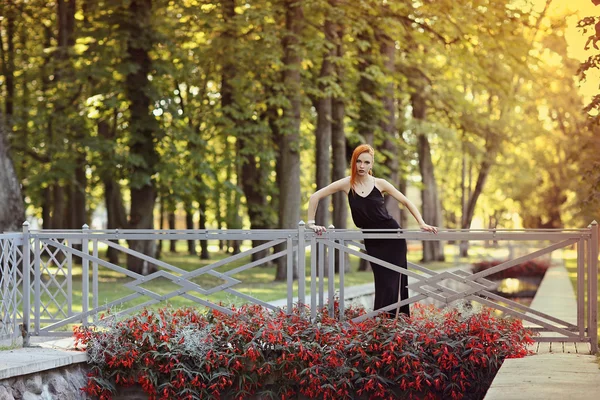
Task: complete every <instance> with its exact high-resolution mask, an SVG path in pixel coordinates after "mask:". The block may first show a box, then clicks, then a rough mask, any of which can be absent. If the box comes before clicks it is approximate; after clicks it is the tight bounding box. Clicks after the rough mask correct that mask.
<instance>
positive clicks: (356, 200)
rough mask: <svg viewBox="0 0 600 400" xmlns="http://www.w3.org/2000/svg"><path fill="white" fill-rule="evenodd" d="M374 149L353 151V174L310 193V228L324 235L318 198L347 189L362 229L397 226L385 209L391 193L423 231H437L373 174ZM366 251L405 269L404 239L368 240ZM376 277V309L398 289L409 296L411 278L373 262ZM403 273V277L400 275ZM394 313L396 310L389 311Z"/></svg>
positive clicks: (407, 311)
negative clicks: (318, 219)
mask: <svg viewBox="0 0 600 400" xmlns="http://www.w3.org/2000/svg"><path fill="white" fill-rule="evenodd" d="M374 156H375V151H374V150H373V148H372V147H371V146H369V145H368V144H362V145H360V146H358V147H357V148H356V149H355V150H354V152H353V153H352V161H351V163H352V165H351V174H350V176H347V177H345V178H343V179H340V180H338V181H335V182H333V183H331V184H330V185H328V186H326V187H324V188H322V189H320V190H318V191H317V192H315V193H314V194H312V195H311V196H310V200H309V202H308V224H307V227H308V228H310V229H312V230H314V231H315V232H316V233H317V234H319V235H320V234H321V233H322V232H324V231H325V230H326V229H325V227H324V226H320V225H315V214H316V212H317V206H318V205H319V201H320V200H321V199H322V198H324V197H326V196H329V195H331V194H333V193H336V192H339V191H344V192H345V193H346V194H347V195H348V203H349V204H350V211H351V212H352V220H353V221H354V224H355V225H356V226H357V227H358V228H361V229H398V228H400V225H399V224H398V222H396V220H394V219H393V218H392V217H391V216H390V215H389V213H388V212H387V209H386V208H385V204H384V198H383V194H384V193H385V194H387V195H389V196H392V197H393V198H395V199H396V200H398V202H400V203H402V204H403V205H404V206H405V207H406V208H408V211H410V213H411V214H412V216H413V217H414V218H415V219H416V220H417V222H418V223H419V226H420V227H421V229H422V230H424V231H427V232H433V233H437V228H436V227H435V226H431V225H427V224H426V223H425V221H423V217H421V213H419V210H417V207H415V205H414V204H413V203H412V202H411V201H410V200H408V199H407V198H406V196H404V195H403V194H402V193H400V191H399V190H398V189H396V188H395V187H394V186H393V185H392V184H390V183H389V182H387V181H386V180H385V179H381V178H375V177H373V176H372V175H373V172H372V169H373V159H374ZM365 247H366V249H367V254H369V255H370V256H373V257H375V258H378V259H381V260H384V261H387V262H389V263H392V264H394V265H398V266H400V267H402V268H406V267H407V263H406V240H405V239H365ZM371 267H372V269H373V276H374V278H375V303H374V309H375V310H378V309H380V308H382V307H385V306H388V305H390V304H393V303H395V302H397V301H398V291H399V290H400V287H401V290H402V293H401V294H402V297H401V298H402V300H404V299H406V298H408V288H407V287H406V286H407V285H408V278H407V276H406V275H404V274H400V273H398V272H396V271H393V270H391V269H389V268H386V267H383V266H381V265H378V264H375V263H371ZM400 275H402V276H400ZM400 312H402V313H404V314H406V315H410V309H409V306H408V305H405V306H402V307H401V308H400ZM389 314H390V315H394V313H393V312H389Z"/></svg>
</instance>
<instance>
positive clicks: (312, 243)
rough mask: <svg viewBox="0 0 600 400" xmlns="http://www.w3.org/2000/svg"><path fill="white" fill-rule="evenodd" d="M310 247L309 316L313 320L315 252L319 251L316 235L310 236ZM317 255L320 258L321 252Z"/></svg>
mask: <svg viewBox="0 0 600 400" xmlns="http://www.w3.org/2000/svg"><path fill="white" fill-rule="evenodd" d="M310 249H311V250H310V318H311V320H313V321H314V320H315V319H316V318H317V254H318V253H319V249H317V238H316V236H313V237H311V238H310ZM320 250H322V249H320ZM318 255H319V257H321V258H322V255H321V254H318Z"/></svg>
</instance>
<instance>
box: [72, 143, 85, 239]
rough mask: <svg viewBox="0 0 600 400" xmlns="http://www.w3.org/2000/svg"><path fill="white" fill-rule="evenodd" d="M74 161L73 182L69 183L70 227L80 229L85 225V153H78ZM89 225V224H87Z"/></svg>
mask: <svg viewBox="0 0 600 400" xmlns="http://www.w3.org/2000/svg"><path fill="white" fill-rule="evenodd" d="M76 154H77V156H76V157H77V158H76V160H75V171H74V177H73V182H72V183H71V193H70V198H71V206H72V207H71V208H70V212H71V221H72V222H71V227H72V228H73V229H81V227H82V226H83V225H84V224H86V223H87V202H86V195H85V190H86V188H87V177H86V174H85V168H86V159H85V153H82V152H81V151H78V152H77V153H76ZM88 225H89V224H88Z"/></svg>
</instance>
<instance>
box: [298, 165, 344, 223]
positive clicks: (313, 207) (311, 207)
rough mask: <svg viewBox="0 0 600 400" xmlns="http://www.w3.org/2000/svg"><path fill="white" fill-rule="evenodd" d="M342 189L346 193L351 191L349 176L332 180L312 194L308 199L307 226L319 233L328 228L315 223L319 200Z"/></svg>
mask: <svg viewBox="0 0 600 400" xmlns="http://www.w3.org/2000/svg"><path fill="white" fill-rule="evenodd" d="M340 191H344V192H346V193H348V191H350V177H349V176H347V177H345V178H342V179H340V180H337V181H335V182H332V183H331V184H329V185H327V186H325V187H324V188H321V189H319V190H317V191H316V192H315V193H313V194H312V195H311V196H310V198H309V199H308V222H307V223H306V227H307V228H310V229H312V230H314V231H315V232H317V233H321V232H322V231H325V230H326V229H325V227H324V226H319V225H315V215H316V214H317V207H318V206H319V201H320V200H321V199H322V198H324V197H327V196H329V195H332V194H334V193H337V192H340Z"/></svg>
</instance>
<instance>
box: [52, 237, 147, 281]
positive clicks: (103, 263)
mask: <svg viewBox="0 0 600 400" xmlns="http://www.w3.org/2000/svg"><path fill="white" fill-rule="evenodd" d="M53 245H54V246H58V247H61V246H63V245H62V244H59V243H54V244H53ZM72 251H73V254H74V255H77V256H79V257H81V258H85V259H88V260H90V261H92V262H97V263H98V264H99V265H101V266H103V267H106V268H108V269H111V270H113V271H115V272H120V273H122V274H124V275H127V276H128V277H130V278H134V279H137V278H139V277H143V275H140V274H138V273H135V272H133V271H130V270H128V269H126V268H123V267H120V266H118V265H115V264H112V263H110V262H108V261H104V260H103V259H101V258H98V257H93V256H92V255H90V254H85V253H83V252H81V251H79V250H75V249H72Z"/></svg>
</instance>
